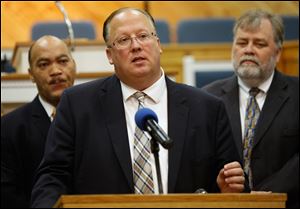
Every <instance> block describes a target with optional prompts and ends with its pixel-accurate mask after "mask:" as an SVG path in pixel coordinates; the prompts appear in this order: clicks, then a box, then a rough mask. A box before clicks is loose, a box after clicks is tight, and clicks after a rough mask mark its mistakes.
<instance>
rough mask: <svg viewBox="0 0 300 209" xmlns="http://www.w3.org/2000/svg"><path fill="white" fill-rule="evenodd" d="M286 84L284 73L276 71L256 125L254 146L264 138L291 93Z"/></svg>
mask: <svg viewBox="0 0 300 209" xmlns="http://www.w3.org/2000/svg"><path fill="white" fill-rule="evenodd" d="M286 86H287V83H286V82H285V81H284V80H283V79H282V75H281V74H280V73H279V72H277V71H275V75H274V79H273V82H272V84H271V86H270V89H269V91H268V93H267V97H266V100H265V103H264V106H263V109H262V111H261V115H260V117H259V120H258V122H257V125H256V130H255V132H256V133H255V137H254V144H253V147H255V145H256V144H257V143H258V142H259V141H260V140H261V139H262V138H263V135H264V134H265V132H266V131H267V130H268V128H269V127H270V125H271V123H272V121H273V119H274V118H275V117H276V115H277V113H278V112H279V111H280V109H281V107H282V106H283V104H284V103H285V101H286V100H287V99H288V97H289V95H288V94H287V92H286V91H285V87H286Z"/></svg>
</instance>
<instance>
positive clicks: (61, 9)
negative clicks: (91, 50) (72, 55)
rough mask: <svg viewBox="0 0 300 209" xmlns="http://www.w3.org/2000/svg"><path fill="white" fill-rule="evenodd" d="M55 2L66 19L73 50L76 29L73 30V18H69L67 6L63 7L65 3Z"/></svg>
mask: <svg viewBox="0 0 300 209" xmlns="http://www.w3.org/2000/svg"><path fill="white" fill-rule="evenodd" d="M55 4H56V6H57V8H58V9H59V11H60V12H61V13H62V14H63V16H64V20H65V23H66V25H67V29H68V33H69V38H70V47H71V51H74V31H73V27H72V23H71V20H70V19H69V17H68V14H67V12H66V10H65V8H64V7H63V5H62V4H61V2H60V1H55Z"/></svg>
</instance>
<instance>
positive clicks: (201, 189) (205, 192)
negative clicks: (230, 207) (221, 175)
mask: <svg viewBox="0 0 300 209" xmlns="http://www.w3.org/2000/svg"><path fill="white" fill-rule="evenodd" d="M195 193H198V194H207V191H206V190H205V189H203V188H199V189H197V190H196V191H195Z"/></svg>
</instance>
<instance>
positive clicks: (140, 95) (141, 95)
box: [133, 91, 146, 105]
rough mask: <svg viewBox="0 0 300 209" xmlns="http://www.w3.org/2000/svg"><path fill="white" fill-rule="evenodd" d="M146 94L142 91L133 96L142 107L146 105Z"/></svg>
mask: <svg viewBox="0 0 300 209" xmlns="http://www.w3.org/2000/svg"><path fill="white" fill-rule="evenodd" d="M145 96H146V94H145V93H144V92H141V91H137V92H135V93H134V94H133V97H134V98H136V99H137V100H138V101H139V104H140V105H143V104H144V99H145Z"/></svg>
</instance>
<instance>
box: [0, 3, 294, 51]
mask: <svg viewBox="0 0 300 209" xmlns="http://www.w3.org/2000/svg"><path fill="white" fill-rule="evenodd" d="M62 3H63V5H64V7H65V8H66V10H67V12H68V15H69V17H70V19H71V20H81V19H85V20H92V21H93V22H94V24H95V25H96V27H97V39H98V40H102V25H103V22H104V20H105V18H106V17H107V16H108V15H109V14H110V13H111V12H112V11H113V10H115V9H117V8H120V7H125V6H130V7H137V8H144V2H143V1H76V2H75V1H62ZM148 7H149V10H150V12H151V14H152V15H153V16H154V18H163V19H166V20H167V21H168V22H169V23H170V25H171V34H172V41H176V34H175V33H176V24H177V22H178V21H179V20H180V19H183V18H191V17H238V16H239V15H240V14H241V13H243V12H244V11H246V10H248V9H251V8H261V9H266V10H268V11H272V12H274V13H277V14H285V15H286V14H290V15H299V2H298V1H276V2H275V1H274V2H270V1H248V2H236V1H228V2H224V1H219V2H218V1H201V2H200V1H199V2H197V1H190V2H189V1H174V2H173V1H159V2H154V1H153V2H152V1H149V2H148ZM43 20H63V16H62V14H61V13H60V12H59V10H58V9H57V8H56V6H55V4H54V1H43V2H42V1H41V2H39V1H34V2H33V1H26V2H25V1H23V2H22V1H18V2H16V1H9V2H8V1H1V48H13V47H14V45H15V43H16V42H24V41H30V36H31V33H30V31H31V27H32V25H33V24H34V23H35V22H37V21H43Z"/></svg>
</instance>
